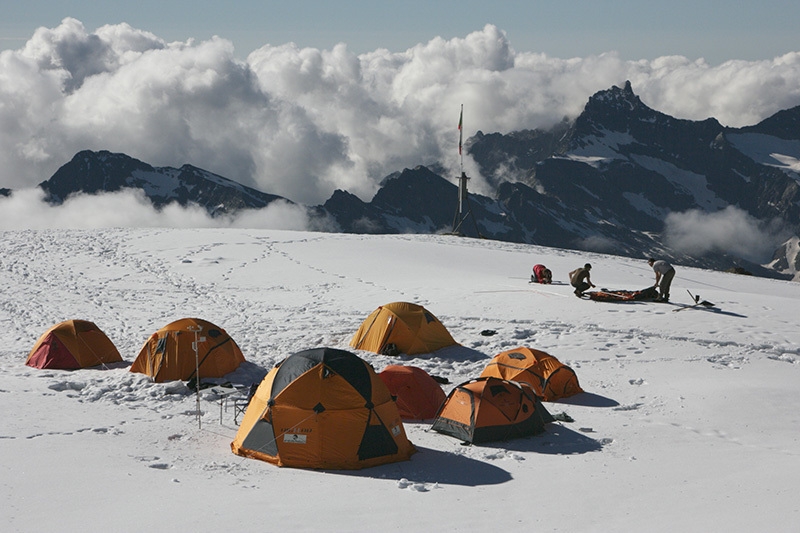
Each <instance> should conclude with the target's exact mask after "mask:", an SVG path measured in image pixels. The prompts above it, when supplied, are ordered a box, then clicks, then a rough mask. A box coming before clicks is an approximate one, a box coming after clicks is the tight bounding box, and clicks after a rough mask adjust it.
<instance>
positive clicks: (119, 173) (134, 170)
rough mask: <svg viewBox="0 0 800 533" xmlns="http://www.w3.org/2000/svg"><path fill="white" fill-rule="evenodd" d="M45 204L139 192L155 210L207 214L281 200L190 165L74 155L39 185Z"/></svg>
mask: <svg viewBox="0 0 800 533" xmlns="http://www.w3.org/2000/svg"><path fill="white" fill-rule="evenodd" d="M39 187H41V188H42V189H44V191H45V192H46V193H47V196H46V199H47V201H49V202H50V203H52V204H60V203H61V202H63V201H64V200H65V199H66V198H67V197H68V196H69V195H70V194H74V193H76V192H82V193H87V194H94V193H97V192H114V191H119V190H121V189H125V188H128V189H141V190H142V191H144V193H145V195H146V196H147V197H148V198H149V199H150V201H151V202H152V203H153V205H154V206H155V207H157V208H160V207H163V206H165V205H167V204H169V203H172V202H177V203H178V204H180V205H182V206H186V205H188V204H190V203H194V204H197V205H200V206H203V207H205V208H206V210H207V211H208V212H209V213H210V214H223V213H230V212H234V211H237V210H239V209H245V208H255V209H258V208H262V207H266V206H267V205H269V204H270V203H272V202H274V201H275V200H285V199H284V198H282V197H280V196H275V195H273V194H266V193H263V192H261V191H258V190H256V189H253V188H250V187H246V186H244V185H241V184H239V183H237V182H235V181H232V180H229V179H227V178H224V177H222V176H218V175H216V174H213V173H211V172H208V171H206V170H203V169H200V168H197V167H194V166H192V165H183V166H182V167H181V168H172V167H153V166H150V165H148V164H147V163H144V162H142V161H139V160H138V159H134V158H132V157H130V156H127V155H125V154H115V153H111V152H108V151H100V152H93V151H90V150H84V151H82V152H78V153H77V154H75V156H74V157H73V158H72V160H71V161H70V162H69V163H67V164H65V165H64V166H62V167H61V168H59V169H58V170H57V171H56V173H55V174H53V176H52V177H51V178H50V179H48V180H47V181H44V182H42V183H40V184H39Z"/></svg>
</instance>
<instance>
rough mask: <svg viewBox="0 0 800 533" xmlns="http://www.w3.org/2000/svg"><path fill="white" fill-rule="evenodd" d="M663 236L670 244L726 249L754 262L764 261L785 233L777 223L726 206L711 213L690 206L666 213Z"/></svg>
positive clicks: (688, 249) (694, 250)
mask: <svg viewBox="0 0 800 533" xmlns="http://www.w3.org/2000/svg"><path fill="white" fill-rule="evenodd" d="M664 238H665V241H666V244H667V245H668V246H670V247H671V248H674V249H676V250H680V251H683V252H685V253H687V254H692V255H700V254H703V253H706V252H710V251H719V252H727V253H729V254H731V255H734V256H737V257H741V258H743V259H746V260H748V261H752V262H754V263H759V264H763V263H766V262H767V261H768V260H769V259H770V258H771V257H772V254H773V252H774V251H775V249H776V248H777V247H778V246H779V245H780V244H781V243H782V242H784V241H785V240H786V238H787V235H786V233H785V232H784V231H783V230H782V228H781V226H780V224H779V223H777V222H775V223H774V224H765V223H764V222H761V221H759V220H757V219H755V218H754V217H752V216H750V215H749V214H748V213H747V212H745V211H743V210H741V209H739V208H737V207H734V206H728V207H726V208H725V209H722V210H720V211H716V212H713V213H706V212H703V211H699V210H690V211H686V212H683V213H670V214H669V215H668V216H667V218H666V220H665V228H664Z"/></svg>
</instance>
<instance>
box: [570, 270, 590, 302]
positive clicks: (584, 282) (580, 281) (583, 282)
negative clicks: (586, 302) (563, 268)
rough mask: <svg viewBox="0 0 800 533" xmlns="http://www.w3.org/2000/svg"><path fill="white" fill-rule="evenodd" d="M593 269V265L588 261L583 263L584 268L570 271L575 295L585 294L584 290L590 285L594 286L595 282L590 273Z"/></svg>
mask: <svg viewBox="0 0 800 533" xmlns="http://www.w3.org/2000/svg"><path fill="white" fill-rule="evenodd" d="M591 269H592V265H590V264H589V263H586V264H585V265H583V268H576V269H575V270H573V271H572V272H570V273H569V282H570V284H571V285H572V286H573V287H575V296H577V297H578V298H580V297H581V296H583V291H585V290H586V289H588V288H589V287H592V288H593V287H594V283H592V279H591V277H590V275H589V271H590V270H591Z"/></svg>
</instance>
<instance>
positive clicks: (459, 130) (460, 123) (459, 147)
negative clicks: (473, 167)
mask: <svg viewBox="0 0 800 533" xmlns="http://www.w3.org/2000/svg"><path fill="white" fill-rule="evenodd" d="M463 120H464V104H461V114H460V115H459V116H458V155H461V139H462V137H463V135H464V131H463V130H462V129H461V126H462V123H463Z"/></svg>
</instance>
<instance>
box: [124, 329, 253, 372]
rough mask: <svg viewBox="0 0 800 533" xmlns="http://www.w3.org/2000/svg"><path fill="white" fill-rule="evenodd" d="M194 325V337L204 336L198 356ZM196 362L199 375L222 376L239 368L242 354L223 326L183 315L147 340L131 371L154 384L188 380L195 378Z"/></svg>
mask: <svg viewBox="0 0 800 533" xmlns="http://www.w3.org/2000/svg"><path fill="white" fill-rule="evenodd" d="M190 327H191V328H193V329H192V330H190V329H189V328H190ZM196 328H200V331H199V332H198V333H197V337H199V338H201V339H205V340H201V341H200V342H198V344H197V347H198V352H197V357H195V352H194V349H193V348H192V344H193V343H194V342H195V332H194V329H196ZM198 362H199V365H200V378H221V377H223V376H224V375H225V374H229V373H231V372H233V371H234V370H236V369H237V368H239V365H240V364H242V363H243V362H244V355H242V351H241V349H239V346H238V345H237V344H236V342H235V341H234V340H233V339H232V338H231V337H230V335H228V334H227V333H226V332H225V330H224V329H222V328H220V327H218V326H215V325H214V324H212V323H211V322H208V321H206V320H201V319H199V318H183V319H181V320H176V321H175V322H172V323H170V324H167V325H166V326H164V327H163V328H161V329H160V330H158V331H156V332H155V333H153V334H152V335H151V336H150V338H149V339H147V341H146V342H145V343H144V346H142V349H141V351H140V352H139V355H138V356H137V357H136V360H135V361H134V362H133V365H131V372H139V373H141V374H147V375H148V376H150V377H151V378H153V381H155V382H156V383H161V382H164V381H175V380H183V381H188V380H191V379H193V378H196V376H195V373H196V367H197V363H198ZM198 381H199V380H198Z"/></svg>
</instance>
